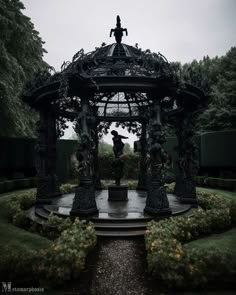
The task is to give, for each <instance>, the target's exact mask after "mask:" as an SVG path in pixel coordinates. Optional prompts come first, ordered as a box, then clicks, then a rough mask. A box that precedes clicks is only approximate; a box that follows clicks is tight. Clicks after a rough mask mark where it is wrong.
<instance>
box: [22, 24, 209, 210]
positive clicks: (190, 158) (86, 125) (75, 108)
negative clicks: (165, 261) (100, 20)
mask: <svg viewBox="0 0 236 295" xmlns="http://www.w3.org/2000/svg"><path fill="white" fill-rule="evenodd" d="M123 31H125V32H126V34H127V30H126V29H123V28H121V25H120V20H119V18H117V27H116V28H115V29H113V30H112V31H111V33H112V32H114V35H115V37H116V43H113V44H111V45H102V46H101V47H100V48H97V49H96V50H95V51H93V52H90V53H87V54H85V53H84V51H83V50H80V51H79V52H78V53H76V54H75V55H74V57H73V59H72V62H64V63H63V65H62V68H61V72H59V73H58V72H57V73H53V74H51V73H50V72H45V73H41V74H38V75H37V76H36V77H35V79H34V80H33V81H31V83H29V84H28V86H27V91H26V92H25V95H24V100H25V101H26V102H27V103H28V104H29V105H30V106H31V107H33V108H34V109H36V110H37V111H38V112H39V114H40V120H39V124H38V134H39V137H38V143H37V145H36V152H37V160H36V168H37V173H38V178H39V182H38V188H37V206H42V205H45V204H50V203H51V202H52V200H53V199H54V198H56V197H58V196H59V195H60V190H59V185H58V181H57V176H56V141H57V139H58V138H59V137H60V136H62V134H63V130H64V129H65V128H66V125H65V122H66V121H67V120H70V121H72V122H74V126H75V131H76V132H77V134H78V135H79V142H78V150H77V158H78V160H79V172H78V173H79V184H78V187H77V190H76V193H75V197H74V201H73V206H72V210H71V215H81V216H87V215H94V214H97V213H98V210H97V206H96V201H95V190H96V187H99V183H100V179H99V172H98V171H99V167H98V144H99V137H100V136H101V135H102V133H104V132H106V131H107V130H108V128H109V126H110V124H111V123H112V122H118V123H119V124H123V125H125V126H128V127H130V128H131V129H134V130H136V131H137V134H138V136H139V137H140V146H141V149H140V176H139V181H138V189H146V190H147V199H146V207H145V209H144V210H145V212H146V213H148V214H150V215H163V214H167V215H168V214H171V210H170V208H169V203H168V199H167V195H166V191H165V187H164V177H163V167H164V164H165V161H166V153H165V151H164V149H163V144H164V142H165V132H164V128H163V126H165V125H166V124H170V125H171V124H172V125H174V127H175V130H176V136H177V139H178V147H177V150H178V155H179V158H178V165H177V166H178V172H177V175H176V187H175V194H176V195H177V196H178V197H179V200H180V201H181V202H185V203H189V204H195V205H196V203H197V201H196V188H195V181H194V176H195V175H196V172H197V166H198V165H197V164H198V162H197V151H196V148H195V145H194V141H193V136H194V132H193V129H194V128H193V127H194V118H195V117H196V115H197V113H198V111H199V109H200V108H201V107H202V106H203V105H204V104H205V101H206V96H205V95H204V93H203V92H202V91H201V90H200V89H199V88H197V87H194V86H192V85H189V84H186V83H183V82H182V81H181V79H180V77H179V76H178V74H177V73H176V71H174V70H173V68H172V67H171V65H170V64H169V63H168V61H167V60H166V58H165V57H164V56H163V55H162V54H160V53H158V54H156V53H151V52H150V51H149V50H146V51H142V50H141V49H138V48H137V47H133V46H129V45H126V44H123V43H121V41H122V35H123V33H122V32H123ZM147 159H148V160H147ZM147 163H150V164H149V165H147ZM148 171H150V172H148ZM147 175H149V177H147ZM147 179H148V181H147Z"/></svg>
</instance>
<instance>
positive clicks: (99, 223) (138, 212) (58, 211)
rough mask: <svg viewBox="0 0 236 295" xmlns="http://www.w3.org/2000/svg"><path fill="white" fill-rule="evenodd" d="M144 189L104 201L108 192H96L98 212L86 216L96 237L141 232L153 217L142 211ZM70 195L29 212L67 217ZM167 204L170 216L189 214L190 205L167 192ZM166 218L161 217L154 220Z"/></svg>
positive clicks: (144, 199)
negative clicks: (181, 202)
mask: <svg viewBox="0 0 236 295" xmlns="http://www.w3.org/2000/svg"><path fill="white" fill-rule="evenodd" d="M146 194H147V193H146V192H144V191H136V190H129V191H128V201H122V202H121V201H108V191H107V190H103V191H97V192H96V202H97V207H98V210H99V213H98V215H96V216H93V217H91V218H90V220H91V221H92V222H94V224H95V229H96V233H97V235H100V236H138V235H143V234H144V231H145V229H146V223H147V222H148V221H150V220H152V219H153V217H152V216H150V215H148V214H146V213H144V211H143V209H144V207H145V204H146ZM73 198H74V193H73V194H64V195H63V196H61V197H59V198H57V199H55V200H54V201H53V203H52V205H45V206H43V207H42V208H35V211H34V212H31V217H33V216H32V215H35V217H36V219H37V221H38V218H40V219H41V220H45V219H47V218H48V216H49V214H51V213H53V214H55V215H58V216H61V217H69V216H70V211H71V207H72V203H73ZM168 200H169V205H170V208H171V211H172V214H171V216H176V215H180V214H190V209H191V205H189V204H180V202H179V200H178V198H177V197H176V196H175V195H173V194H168ZM162 218H166V217H164V216H162V217H158V218H156V217H155V219H162Z"/></svg>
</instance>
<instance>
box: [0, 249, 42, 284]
mask: <svg viewBox="0 0 236 295" xmlns="http://www.w3.org/2000/svg"><path fill="white" fill-rule="evenodd" d="M0 249H1V259H0V261H1V263H0V277H1V279H2V280H3V281H6V282H14V284H20V285H21V286H22V285H29V284H32V285H34V284H36V283H37V280H36V278H35V276H34V272H33V265H35V263H36V262H37V260H38V252H37V251H33V250H28V249H24V250H23V251H19V249H17V248H12V247H10V246H8V245H5V246H3V247H1V248H0Z"/></svg>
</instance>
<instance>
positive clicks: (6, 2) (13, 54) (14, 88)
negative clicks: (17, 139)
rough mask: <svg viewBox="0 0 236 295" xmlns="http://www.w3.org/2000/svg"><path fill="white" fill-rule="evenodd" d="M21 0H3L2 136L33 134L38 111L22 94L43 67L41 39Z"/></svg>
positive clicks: (0, 48)
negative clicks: (21, 98) (34, 110)
mask: <svg viewBox="0 0 236 295" xmlns="http://www.w3.org/2000/svg"><path fill="white" fill-rule="evenodd" d="M23 9H24V5H23V4H22V2H21V1H20V0H14V1H10V0H0V27H1V40H0V52H1V54H0V113H1V116H0V124H1V126H4V128H1V131H0V135H1V136H33V135H34V129H33V126H34V125H35V121H36V114H35V113H34V112H33V111H32V110H31V111H29V108H28V107H27V106H26V104H24V103H23V102H22V101H21V100H20V98H19V96H20V93H21V91H22V88H23V85H24V83H25V82H26V81H27V80H29V79H31V78H32V76H33V74H34V73H35V72H37V71H39V70H41V69H43V68H45V66H46V63H45V62H43V59H42V57H43V53H44V52H45V50H44V49H43V47H42V44H43V42H42V40H41V38H40V37H39V33H38V32H37V31H36V30H35V29H34V26H33V24H32V22H31V21H30V19H29V18H28V17H27V16H25V15H24V14H23V13H22V10H23Z"/></svg>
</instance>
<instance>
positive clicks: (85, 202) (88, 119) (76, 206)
mask: <svg viewBox="0 0 236 295" xmlns="http://www.w3.org/2000/svg"><path fill="white" fill-rule="evenodd" d="M94 119H95V118H94V115H93V114H92V113H91V111H90V110H89V100H88V98H87V97H82V98H81V111H80V113H79V116H78V124H79V129H80V141H79V146H78V150H77V159H78V161H79V186H78V187H77V189H76V193H75V197H74V200H73V205H72V209H71V212H70V215H72V216H89V215H94V214H97V213H98V209H97V205H96V201H95V186H94V150H95V143H94V141H93V138H92V134H91V131H92V130H91V125H92V124H91V123H92V122H93V121H94Z"/></svg>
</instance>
